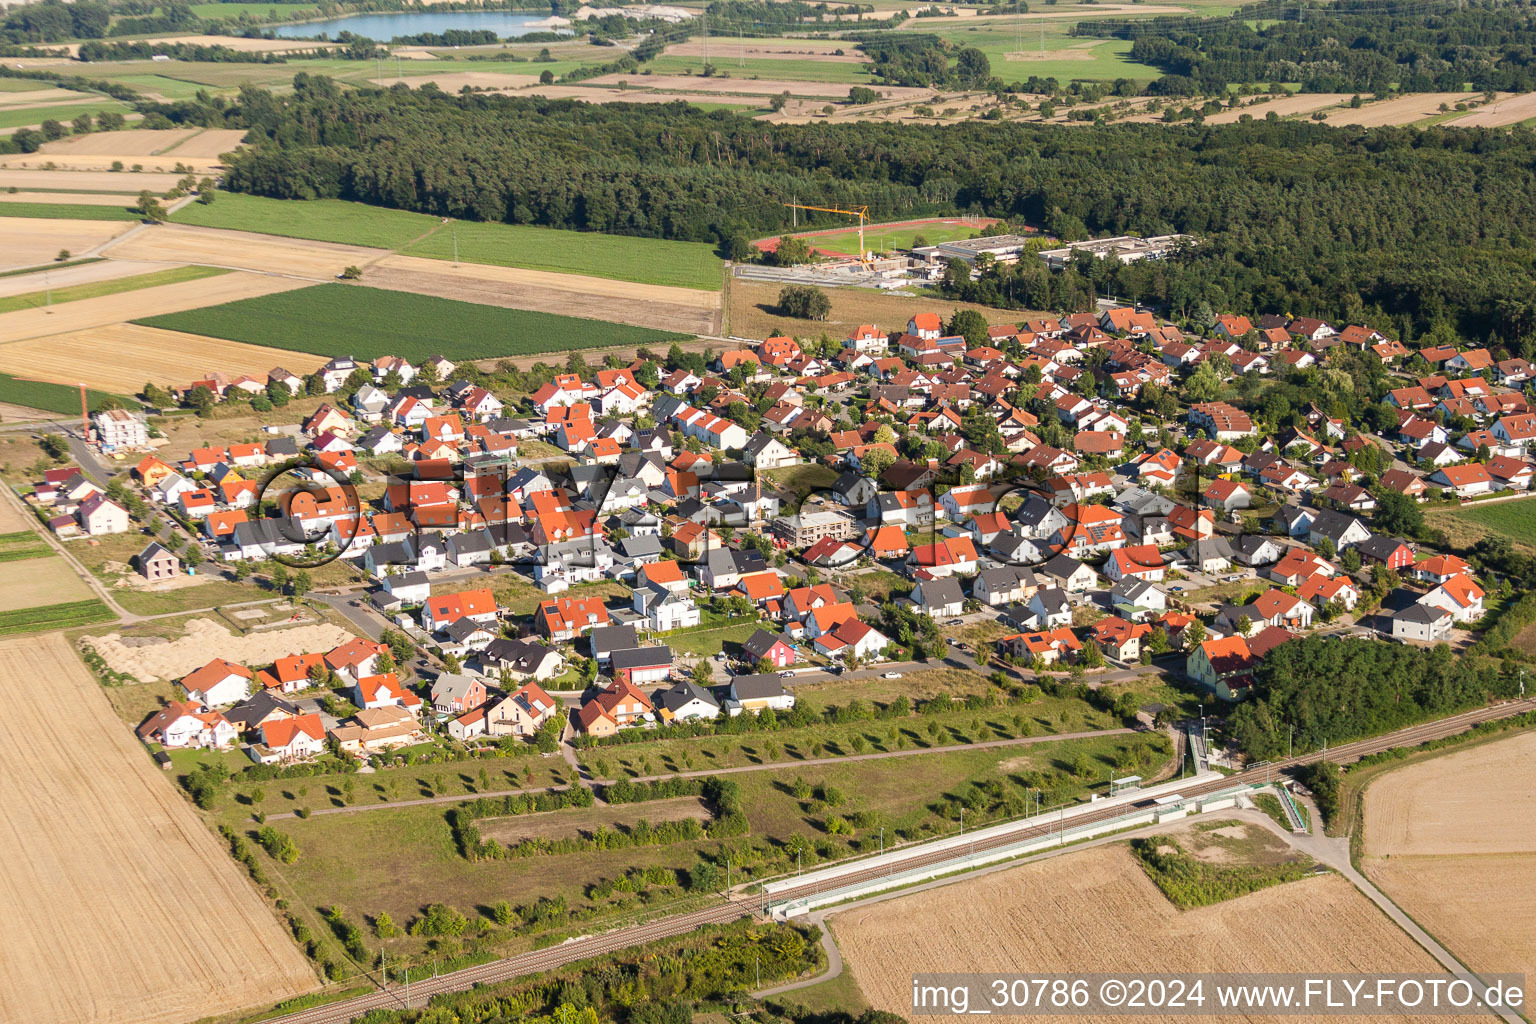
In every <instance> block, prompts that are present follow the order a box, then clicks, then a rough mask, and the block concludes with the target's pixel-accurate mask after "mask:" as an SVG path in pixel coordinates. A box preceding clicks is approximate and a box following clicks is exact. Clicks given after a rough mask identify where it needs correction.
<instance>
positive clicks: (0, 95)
mask: <svg viewBox="0 0 1536 1024" xmlns="http://www.w3.org/2000/svg"><path fill="white" fill-rule="evenodd" d="M95 98H96V97H94V96H91V95H89V94H85V93H78V92H75V91H74V90H73V89H54V88H51V87H49V88H42V89H27V90H25V91H22V92H0V107H5V108H6V109H14V108H16V107H41V106H52V105H54V104H57V103H73V102H81V103H89V102H91V101H93V100H94V99H95Z"/></svg>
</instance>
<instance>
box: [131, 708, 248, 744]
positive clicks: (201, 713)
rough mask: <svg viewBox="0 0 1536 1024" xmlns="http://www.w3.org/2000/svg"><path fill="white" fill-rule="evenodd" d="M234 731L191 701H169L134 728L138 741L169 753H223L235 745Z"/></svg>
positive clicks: (216, 716)
mask: <svg viewBox="0 0 1536 1024" xmlns="http://www.w3.org/2000/svg"><path fill="white" fill-rule="evenodd" d="M238 735H239V732H238V730H236V729H235V727H234V726H233V725H231V724H230V723H229V722H228V721H227V720H226V719H225V718H224V716H223V715H221V714H219V713H218V712H217V711H207V710H204V709H203V707H202V706H201V705H199V704H198V703H197V702H195V701H184V700H173V701H171V702H170V703H169V704H167V705H166V706H165V707H163V708H161V709H160V710H159V711H156V712H155V713H154V714H153V715H150V716H149V718H147V719H145V721H144V724H143V725H141V726H139V728H138V736H139V739H141V740H143V741H144V742H145V743H158V744H160V745H161V746H162V747H165V748H167V749H169V750H184V749H187V748H193V749H205V748H212V749H223V748H225V747H228V746H229V745H230V744H232V743H234V742H235V739H236V737H237V736H238Z"/></svg>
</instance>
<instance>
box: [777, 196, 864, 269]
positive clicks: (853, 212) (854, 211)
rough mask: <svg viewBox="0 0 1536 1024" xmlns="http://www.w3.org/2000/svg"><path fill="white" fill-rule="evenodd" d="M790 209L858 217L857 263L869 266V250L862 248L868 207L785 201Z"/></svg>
mask: <svg viewBox="0 0 1536 1024" xmlns="http://www.w3.org/2000/svg"><path fill="white" fill-rule="evenodd" d="M784 205H785V206H787V207H789V208H790V209H792V210H816V211H818V212H820V213H837V214H841V215H842V216H844V217H857V218H859V263H860V264H861V265H862V266H864V267H865V268H866V269H868V267H869V251H868V250H867V249H865V248H864V221H865V220H866V219H867V218H868V217H869V207H867V206H855V207H852V208H851V209H845V208H844V207H841V206H806V205H805V204H803V203H785V204H784Z"/></svg>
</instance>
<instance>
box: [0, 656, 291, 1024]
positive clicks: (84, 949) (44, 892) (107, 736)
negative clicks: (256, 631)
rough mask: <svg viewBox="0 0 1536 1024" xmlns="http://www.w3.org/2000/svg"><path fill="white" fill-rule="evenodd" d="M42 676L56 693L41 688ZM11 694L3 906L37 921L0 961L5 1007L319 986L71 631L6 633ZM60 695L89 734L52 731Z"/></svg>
mask: <svg viewBox="0 0 1536 1024" xmlns="http://www.w3.org/2000/svg"><path fill="white" fill-rule="evenodd" d="M40 679H46V680H48V686H49V692H50V695H51V699H49V700H46V701H40V700H36V699H34V697H35V692H34V691H35V688H36V686H37V681H38V680H40ZM0 694H3V696H4V699H5V702H6V704H7V706H8V707H9V708H10V712H9V713H8V714H7V715H6V716H4V722H3V723H0V750H3V751H4V754H3V757H4V760H5V764H4V769H3V770H0V805H3V806H4V807H5V809H6V819H7V824H8V826H9V827H8V828H6V829H5V830H4V831H3V833H0V858H3V860H4V862H5V864H6V873H7V881H8V884H7V885H6V886H5V887H4V897H3V903H4V911H5V914H6V917H7V918H8V919H9V920H12V921H25V922H30V923H31V924H32V925H34V926H33V927H27V928H25V929H24V930H23V934H24V937H25V940H24V941H20V942H13V943H10V944H9V945H8V948H7V955H6V957H5V958H4V959H3V960H0V1018H4V1019H6V1020H14V1021H22V1020H25V1021H29V1022H32V1024H75V1022H77V1021H82V1020H92V1021H99V1022H102V1024H152V1022H159V1021H165V1020H187V1019H192V1018H195V1017H203V1016H207V1015H209V1014H215V1015H216V1014H222V1013H227V1012H230V1011H234V1010H241V1009H248V1008H250V1007H253V1006H256V1005H258V1004H268V1003H270V1002H272V1001H273V1000H274V999H282V998H287V997H290V996H295V995H298V994H299V993H301V992H305V991H308V990H310V989H312V988H314V987H316V979H315V976H314V973H313V971H312V969H311V968H310V966H309V964H308V962H307V961H306V960H305V959H304V957H303V955H302V954H301V953H300V951H299V948H298V946H297V945H296V944H295V943H294V942H293V940H292V939H291V938H290V937H289V936H288V934H287V933H286V932H285V931H284V930H283V929H282V928H281V927H279V925H278V923H277V919H276V917H275V916H274V915H273V914H272V912H271V910H270V909H269V908H268V907H267V906H265V905H264V904H263V903H262V901H261V899H260V898H259V897H258V896H257V894H256V891H255V889H254V888H252V886H251V884H250V882H249V881H248V880H247V879H246V878H245V877H244V875H243V873H242V872H241V869H240V868H239V866H238V865H236V864H235V863H234V862H233V861H232V860H231V859H230V857H229V854H228V853H227V852H226V850H225V849H224V848H223V847H222V846H221V844H220V842H219V840H218V839H217V838H216V837H215V836H214V835H213V833H212V832H210V831H209V830H208V829H207V828H206V827H205V826H204V824H203V823H202V822H201V821H199V820H198V819H197V816H196V814H195V813H194V812H193V810H192V809H191V807H190V805H189V804H188V803H187V801H186V798H185V797H183V796H182V794H180V793H179V792H177V791H176V790H175V789H174V788H173V787H172V785H171V784H170V781H169V780H168V779H166V778H165V776H164V773H162V772H160V771H159V770H157V769H156V768H155V767H154V765H153V763H152V762H151V761H150V760H149V758H147V757H146V756H145V754H144V751H143V749H142V748H141V747H140V746H139V744H138V743H137V741H136V740H135V739H134V738H133V736H132V734H131V733H129V732H128V731H127V730H126V729H124V728H123V727H122V725H121V723H119V722H118V720H117V718H116V716H115V715H114V714H113V713H112V710H111V708H110V706H109V705H108V703H107V700H106V698H105V697H104V696H103V695H102V693H101V688H100V687H99V686H98V684H97V683H96V681H95V680H94V679H93V678H92V677H91V676H90V674H89V673H88V672H87V671H86V669H85V666H84V665H82V664H81V662H80V661H79V659H78V658H77V657H76V655H75V653H74V652H73V651H72V650H71V649H70V647H69V645H68V643H67V642H66V641H65V640H64V639H63V637H61V636H58V635H54V636H50V637H47V638H44V639H28V640H16V641H8V642H5V643H0ZM60 706H66V707H68V708H69V709H70V715H71V717H72V719H73V720H74V721H75V722H76V723H77V725H78V726H79V727H80V728H81V730H82V734H83V735H88V736H89V737H90V738H91V739H90V742H88V743H79V744H61V743H58V742H56V741H55V739H54V734H55V729H54V727H53V725H52V720H53V718H54V717H55V716H56V713H57V708H58V707H60ZM82 794H89V797H84V796H82ZM61 810H65V811H67V812H66V813H61ZM81 879H90V880H91V881H90V884H88V885H87V884H79V883H80V880H81ZM167 893H176V894H177V896H178V898H177V899H175V900H168V899H167V898H166V894H167ZM186 906H196V907H198V908H199V909H198V912H197V913H194V914H188V913H185V912H184V908H185V907H186ZM44 922H46V926H37V925H41V924H43V923H44Z"/></svg>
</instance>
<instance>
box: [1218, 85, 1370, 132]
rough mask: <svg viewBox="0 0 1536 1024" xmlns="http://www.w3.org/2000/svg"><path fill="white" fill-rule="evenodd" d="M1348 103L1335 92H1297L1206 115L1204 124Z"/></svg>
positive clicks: (1347, 100)
mask: <svg viewBox="0 0 1536 1024" xmlns="http://www.w3.org/2000/svg"><path fill="white" fill-rule="evenodd" d="M1347 102H1349V95H1348V94H1346V93H1337V92H1299V93H1296V94H1294V95H1291V96H1276V97H1273V98H1271V99H1270V100H1269V101H1268V102H1267V103H1244V104H1243V105H1242V106H1240V107H1235V108H1233V109H1232V110H1223V111H1222V112H1221V113H1219V114H1210V115H1207V117H1206V119H1205V123H1206V124H1235V123H1236V122H1237V120H1238V119H1239V118H1241V117H1242V116H1243V115H1244V114H1252V115H1253V117H1254V120H1263V119H1264V118H1265V117H1268V116H1269V115H1270V114H1271V113H1273V114H1274V115H1275V116H1276V117H1290V116H1291V115H1293V114H1310V113H1312V112H1313V111H1314V110H1322V109H1323V108H1324V107H1331V106H1333V105H1335V104H1337V103H1347ZM1361 109H1364V108H1361Z"/></svg>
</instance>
